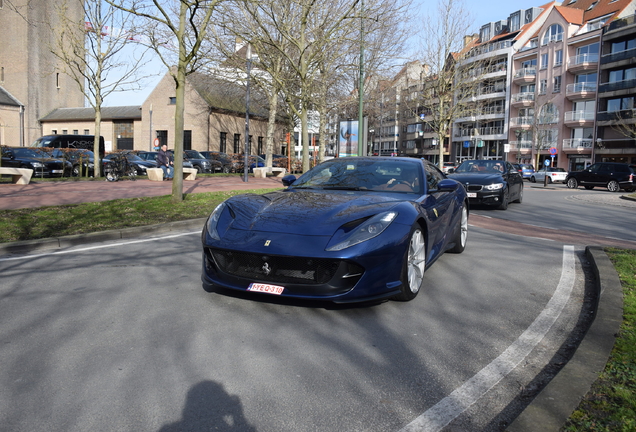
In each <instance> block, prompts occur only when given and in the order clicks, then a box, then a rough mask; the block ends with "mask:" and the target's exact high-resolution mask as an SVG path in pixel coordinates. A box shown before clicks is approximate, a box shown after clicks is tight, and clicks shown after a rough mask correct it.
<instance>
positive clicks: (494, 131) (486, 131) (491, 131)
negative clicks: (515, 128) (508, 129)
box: [479, 126, 504, 135]
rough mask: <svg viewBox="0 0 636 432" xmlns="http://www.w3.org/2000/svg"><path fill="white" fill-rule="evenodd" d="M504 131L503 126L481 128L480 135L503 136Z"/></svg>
mask: <svg viewBox="0 0 636 432" xmlns="http://www.w3.org/2000/svg"><path fill="white" fill-rule="evenodd" d="M503 131H504V128H503V126H488V127H481V128H479V135H501V134H502V133H503Z"/></svg>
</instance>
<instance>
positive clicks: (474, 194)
mask: <svg viewBox="0 0 636 432" xmlns="http://www.w3.org/2000/svg"><path fill="white" fill-rule="evenodd" d="M467 195H468V198H477V192H468V194H467Z"/></svg>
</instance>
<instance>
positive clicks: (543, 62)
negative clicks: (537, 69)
mask: <svg viewBox="0 0 636 432" xmlns="http://www.w3.org/2000/svg"><path fill="white" fill-rule="evenodd" d="M548 61H549V60H548V55H547V54H541V69H545V68H547V67H548Z"/></svg>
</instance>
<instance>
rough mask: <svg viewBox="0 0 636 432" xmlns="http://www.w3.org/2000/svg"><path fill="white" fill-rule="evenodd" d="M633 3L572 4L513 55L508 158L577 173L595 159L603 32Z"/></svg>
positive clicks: (552, 14) (577, 0) (586, 0)
mask: <svg viewBox="0 0 636 432" xmlns="http://www.w3.org/2000/svg"><path fill="white" fill-rule="evenodd" d="M631 3H632V2H631V1H630V0H598V1H594V0H569V1H568V2H567V4H564V5H562V6H554V7H553V8H551V9H550V10H549V11H546V12H547V16H546V18H545V20H544V21H543V22H542V24H541V27H540V28H539V29H538V31H536V32H535V33H534V34H533V35H532V37H531V38H529V40H528V41H527V42H526V43H525V44H524V45H523V46H521V47H520V48H519V50H518V52H516V53H515V54H514V55H513V60H512V74H513V82H512V88H511V98H510V102H511V103H510V106H511V111H510V129H509V131H508V137H507V139H508V141H509V144H510V146H509V148H510V152H509V154H508V160H510V161H513V162H519V163H533V164H538V165H543V164H544V162H546V161H547V163H548V164H550V165H552V166H557V167H561V168H564V169H566V170H570V171H572V170H579V169H582V168H584V167H585V166H587V165H589V164H591V163H592V162H593V161H594V160H595V158H594V155H595V143H596V140H597V135H598V134H597V133H596V120H597V106H598V105H597V104H598V96H599V94H598V91H599V86H598V82H599V76H600V73H599V72H600V52H601V51H600V49H601V44H602V40H603V31H604V28H605V27H606V25H608V24H609V23H610V22H611V21H612V20H614V19H616V18H617V17H620V16H621V14H622V13H626V11H628V10H629V6H630V4H631ZM631 13H633V9H632V12H631ZM610 69H611V68H608V69H607V70H608V72H607V73H606V75H607V74H608V73H609V70H610ZM613 77H614V75H613ZM616 77H617V75H616ZM616 79H618V78H616ZM608 97H609V96H608ZM606 99H607V98H606ZM606 105H607V103H605V102H604V107H605V108H606ZM610 105H611V104H610ZM619 105H620V102H619ZM612 106H613V105H612ZM605 108H604V109H605ZM607 133H608V134H609V135H608V136H609V137H611V138H612V139H616V137H615V135H613V134H611V133H609V132H607ZM608 144H609V143H608Z"/></svg>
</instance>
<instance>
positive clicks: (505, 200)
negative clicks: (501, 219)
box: [497, 188, 510, 210]
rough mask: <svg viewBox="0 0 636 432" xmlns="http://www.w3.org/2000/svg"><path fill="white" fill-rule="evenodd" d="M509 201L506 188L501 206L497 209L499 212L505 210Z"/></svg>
mask: <svg viewBox="0 0 636 432" xmlns="http://www.w3.org/2000/svg"><path fill="white" fill-rule="evenodd" d="M509 201H510V190H509V189H508V188H506V190H504V193H503V196H502V197H501V204H499V207H497V208H498V209H499V210H507V209H508V202H509Z"/></svg>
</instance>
